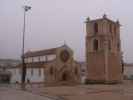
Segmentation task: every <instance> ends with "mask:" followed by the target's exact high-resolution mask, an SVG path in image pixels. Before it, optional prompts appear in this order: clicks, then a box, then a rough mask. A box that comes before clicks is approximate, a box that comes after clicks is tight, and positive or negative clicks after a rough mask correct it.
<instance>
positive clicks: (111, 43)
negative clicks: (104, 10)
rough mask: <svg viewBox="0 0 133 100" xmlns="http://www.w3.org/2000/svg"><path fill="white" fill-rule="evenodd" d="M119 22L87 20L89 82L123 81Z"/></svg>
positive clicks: (104, 19) (103, 19)
mask: <svg viewBox="0 0 133 100" xmlns="http://www.w3.org/2000/svg"><path fill="white" fill-rule="evenodd" d="M121 57H122V53H121V41H120V24H119V21H116V22H115V21H112V20H110V19H108V18H107V16H106V15H103V17H102V18H99V19H95V20H90V18H87V20H86V62H87V71H88V75H87V80H88V82H90V83H92V82H93V83H117V82H121V81H122V64H121V59H122V58H121Z"/></svg>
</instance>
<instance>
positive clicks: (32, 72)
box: [31, 68, 34, 76]
mask: <svg viewBox="0 0 133 100" xmlns="http://www.w3.org/2000/svg"><path fill="white" fill-rule="evenodd" d="M33 74H34V70H33V68H32V69H31V76H33Z"/></svg>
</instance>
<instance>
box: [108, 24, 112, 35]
mask: <svg viewBox="0 0 133 100" xmlns="http://www.w3.org/2000/svg"><path fill="white" fill-rule="evenodd" d="M109 32H110V33H112V24H109Z"/></svg>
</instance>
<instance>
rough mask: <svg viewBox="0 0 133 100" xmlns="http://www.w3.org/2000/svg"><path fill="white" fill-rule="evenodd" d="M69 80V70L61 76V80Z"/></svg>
mask: <svg viewBox="0 0 133 100" xmlns="http://www.w3.org/2000/svg"><path fill="white" fill-rule="evenodd" d="M68 80H69V75H68V73H67V72H64V73H63V74H62V77H61V81H68Z"/></svg>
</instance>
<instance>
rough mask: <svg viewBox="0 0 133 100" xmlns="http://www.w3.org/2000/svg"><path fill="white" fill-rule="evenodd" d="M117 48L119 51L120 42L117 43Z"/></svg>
mask: <svg viewBox="0 0 133 100" xmlns="http://www.w3.org/2000/svg"><path fill="white" fill-rule="evenodd" d="M117 50H118V51H120V43H119V42H118V43H117Z"/></svg>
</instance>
